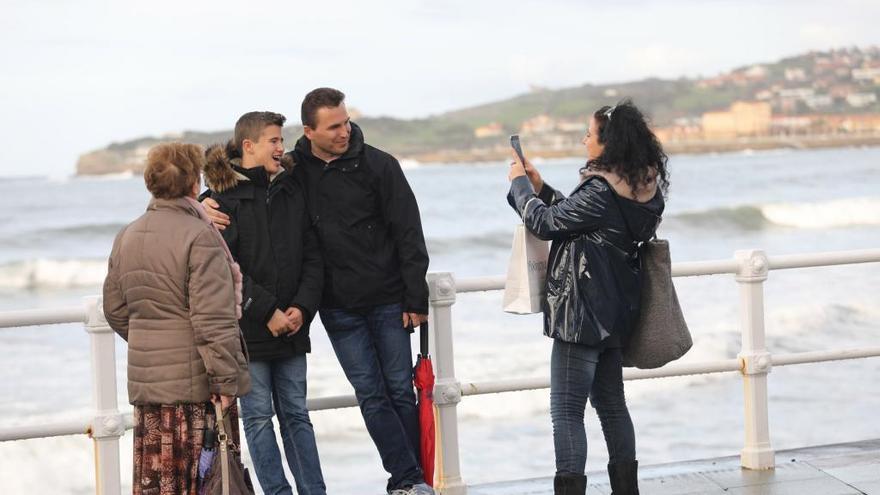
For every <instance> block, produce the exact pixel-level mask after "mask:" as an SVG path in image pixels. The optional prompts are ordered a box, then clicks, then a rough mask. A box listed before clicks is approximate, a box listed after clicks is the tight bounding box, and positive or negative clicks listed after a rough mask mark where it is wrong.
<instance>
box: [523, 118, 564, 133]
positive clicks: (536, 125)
mask: <svg viewBox="0 0 880 495" xmlns="http://www.w3.org/2000/svg"><path fill="white" fill-rule="evenodd" d="M555 129H556V121H555V120H553V118H552V117H550V116H549V115H547V114H541V115H536V116H534V117H532V118H530V119H528V120H526V121H525V122H523V123H522V125H521V126H520V129H519V133H520V134H522V135H524V136H528V135H531V134H547V133H550V132H553V131H554V130H555Z"/></svg>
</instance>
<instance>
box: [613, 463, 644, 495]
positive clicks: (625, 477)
mask: <svg viewBox="0 0 880 495" xmlns="http://www.w3.org/2000/svg"><path fill="white" fill-rule="evenodd" d="M608 478H609V479H610V480H611V495H639V461H632V462H618V463H615V464H609V465H608Z"/></svg>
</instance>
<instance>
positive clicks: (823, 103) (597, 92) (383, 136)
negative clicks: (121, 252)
mask: <svg viewBox="0 0 880 495" xmlns="http://www.w3.org/2000/svg"><path fill="white" fill-rule="evenodd" d="M878 93H880V48H878V47H869V48H866V49H860V48H846V49H841V50H830V51H826V52H810V53H806V54H802V55H798V56H795V57H789V58H786V59H783V60H779V61H777V62H772V63H757V64H754V65H750V66H745V67H739V68H736V69H733V70H731V71H729V72H725V73H723V74H719V75H717V76H714V77H710V78H696V79H688V78H681V79H677V80H662V79H646V80H642V81H634V82H623V83H619V84H604V85H594V84H585V85H583V86H578V87H572V88H562V89H542V90H536V91H532V92H530V93H526V94H522V95H519V96H515V97H513V98H509V99H505V100H501V101H496V102H492V103H486V104H483V105H479V106H475V107H471V108H464V109H460V110H455V111H451V112H447V113H443V114H439V115H434V116H431V117H428V118H424V119H413V120H404V119H395V118H390V117H359V118H358V119H357V122H358V124H360V125H361V127H362V128H363V129H364V132H365V134H366V136H367V139H368V140H369V142H370V143H371V144H374V145H376V146H379V147H381V148H383V149H386V150H388V151H390V152H391V153H393V154H395V155H397V156H399V157H401V158H415V159H419V160H423V161H452V160H456V159H463V160H476V159H481V158H487V159H488V158H496V157H497V156H499V155H503V154H505V151H506V148H505V144H504V142H505V139H504V138H505V137H506V136H507V135H508V134H513V133H517V132H518V133H520V134H523V135H524V136H530V139H529V147H530V148H531V149H532V150H539V151H542V152H544V154H546V155H552V154H557V155H560V154H571V153H573V152H575V150H576V149H577V143H578V141H579V139H580V135H582V133H583V131H584V129H585V128H586V119H587V118H588V116H589V115H590V114H591V113H592V112H593V111H595V110H596V109H598V108H599V107H601V106H603V105H607V104H613V103H614V102H616V101H617V100H619V99H620V98H622V97H624V96H626V97H631V98H632V99H633V100H634V101H635V102H636V103H637V104H638V105H639V106H640V107H641V108H642V109H643V110H645V112H646V113H647V114H648V115H649V117H650V118H651V119H652V123H653V125H654V126H655V127H656V128H658V129H661V128H662V129H667V128H668V129H669V135H676V136H677V135H678V134H676V132H677V129H676V128H677V127H680V128H687V127H688V126H691V127H693V126H699V125H700V120H701V118H702V116H703V115H704V114H706V113H707V112H713V111H723V110H725V109H727V108H728V107H730V106H731V105H732V104H733V103H734V102H739V101H757V102H764V103H766V105H767V106H768V108H770V109H772V115H773V116H774V117H778V116H792V117H797V116H816V115H831V116H833V115H850V114H856V115H873V114H878V113H880V102H878V98H877V96H878ZM838 121H840V119H838V120H835V121H834V122H838ZM841 122H843V121H841ZM872 122H873V121H872ZM768 125H769V124H768ZM834 125H835V126H838V127H839V126H840V125H843V124H839V123H835V124H834ZM847 125H848V124H847ZM866 125H867V124H860V126H861V127H859V129H860V130H864V128H865V126H866ZM870 125H874V124H870ZM808 127H810V129H808V131H810V132H814V133H819V134H827V133H829V132H830V133H836V132H837V128H836V127H835V128H825V127H828V126H827V125H826V126H825V127H823V128H818V127H816V126H813V125H812V124H811V125H810V126H808ZM870 129H871V130H872V132H880V125H878V127H877V128H876V129H874V128H873V127H870ZM844 130H846V129H844ZM775 131H779V129H775ZM796 131H797V130H796ZM768 132H769V131H768ZM783 133H784V134H785V136H786V137H787V136H789V134H790V132H789V130H786V129H783ZM300 134H301V127H300V126H290V127H288V128H286V132H285V140H286V141H287V142H289V143H293V142H294V141H295V139H296V138H297V137H298V136H299V135H300ZM679 134H680V133H679ZM665 135H666V134H664V136H665ZM230 136H231V130H226V131H218V132H196V131H187V132H184V133H182V134H180V135H168V136H161V137H143V138H138V139H135V140H131V141H126V142H121V143H113V144H110V145H109V146H107V147H106V148H103V149H100V150H96V151H92V152H90V153H86V154H84V155H82V156H81V157H80V160H79V162H78V163H77V173H78V174H102V173H114V172H121V171H125V170H133V171H139V170H140V169H141V163H142V162H143V159H144V157H145V156H146V152H147V150H148V149H149V147H150V146H152V145H154V144H156V143H158V142H162V141H168V140H183V141H188V142H193V143H197V144H202V145H207V144H210V143H215V142H221V141H224V140H226V139H228V138H229V137H230ZM694 136H696V137H697V139H696V140H695V142H694V144H695V145H697V148H698V149H703V148H708V149H712V148H713V145H711V143H710V144H709V145H707V144H706V139H702V140H701V139H699V138H700V137H701V136H700V135H699V133H697V134H695V135H688V136H687V137H688V138H689V139H694ZM702 137H705V136H702ZM737 137H739V136H737ZM749 137H759V138H768V137H772V136H770V135H769V134H767V135H763V134H755V135H754V136H749ZM849 137H851V136H848V138H849ZM696 141H700V142H699V143H697V142H696ZM847 142H848V141H847ZM670 144H673V143H670ZM731 146H733V147H735V146H736V144H735V143H733V142H731V143H726V144H724V143H721V144H719V146H717V147H716V148H718V149H727V148H730V147H731Z"/></svg>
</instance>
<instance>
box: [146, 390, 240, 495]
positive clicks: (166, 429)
mask: <svg viewBox="0 0 880 495" xmlns="http://www.w3.org/2000/svg"><path fill="white" fill-rule="evenodd" d="M227 414H228V415H229V419H230V423H231V424H232V432H230V433H231V436H232V439H233V441H234V442H235V444H236V445H241V444H240V443H239V431H238V409H237V407H236V405H235V404H233V405H232V406H230V408H229V409H228V411H227ZM208 424H211V425H213V424H214V407H213V406H212V405H211V403H210V402H208V403H203V404H147V405H140V406H135V408H134V479H133V480H132V493H133V494H134V495H196V491H197V485H196V483H197V481H198V464H199V454H201V451H202V439H203V438H204V432H205V426H206V425H208Z"/></svg>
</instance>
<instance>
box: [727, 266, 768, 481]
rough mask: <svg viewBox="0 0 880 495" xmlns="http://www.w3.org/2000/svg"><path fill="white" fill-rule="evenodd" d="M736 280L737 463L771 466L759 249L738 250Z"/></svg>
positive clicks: (763, 272) (762, 271)
mask: <svg viewBox="0 0 880 495" xmlns="http://www.w3.org/2000/svg"><path fill="white" fill-rule="evenodd" d="M734 256H735V258H736V260H737V261H738V262H739V269H738V271H737V274H736V281H737V283H738V284H739V300H740V327H741V330H742V351H741V352H740V353H739V356H738V357H739V359H740V360H741V361H742V374H743V388H744V394H745V396H744V401H743V403H744V406H745V446H744V447H743V450H742V453H741V454H740V463H741V464H742V466H743V467H744V468H747V469H773V467H774V466H775V453H774V452H773V448H772V447H771V446H770V421H769V415H768V411H767V374H768V373H770V369H771V367H772V360H771V357H770V353H769V352H767V349H766V347H765V343H764V281H765V280H767V274H768V272H769V268H770V264H769V262H768V260H767V255H766V253H764V251H760V250H744V251H737V252H736V254H735V255H734Z"/></svg>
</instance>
